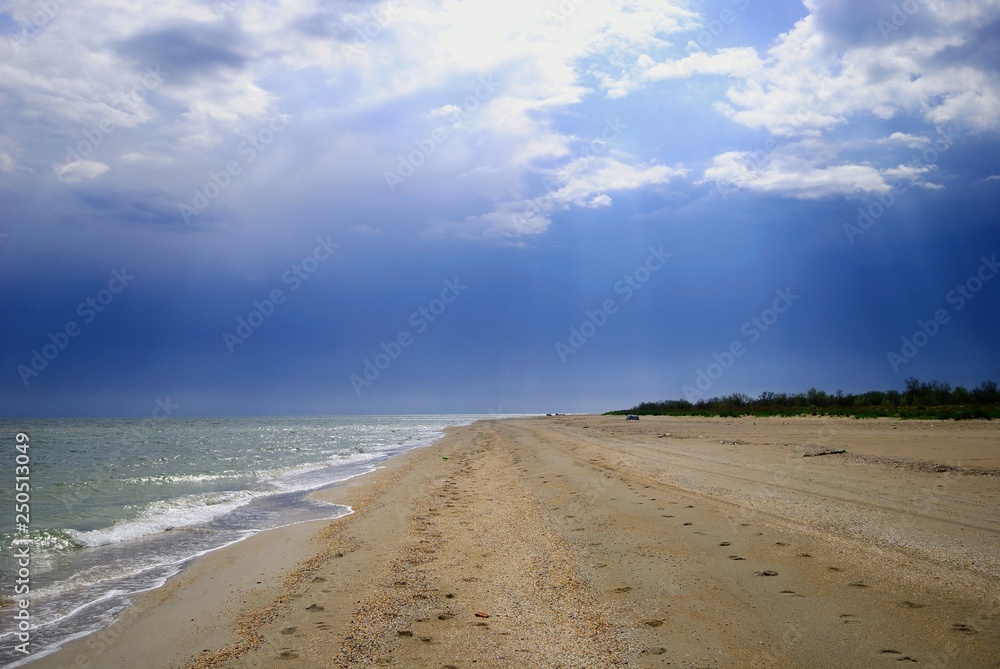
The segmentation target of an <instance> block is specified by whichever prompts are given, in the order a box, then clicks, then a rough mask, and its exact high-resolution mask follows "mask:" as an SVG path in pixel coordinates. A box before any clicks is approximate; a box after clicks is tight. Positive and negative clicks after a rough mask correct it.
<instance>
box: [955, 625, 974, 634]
mask: <svg viewBox="0 0 1000 669" xmlns="http://www.w3.org/2000/svg"><path fill="white" fill-rule="evenodd" d="M951 631H952V632H958V633H960V634H979V632H978V631H976V630H974V629H972V628H971V627H969V626H968V625H966V624H965V623H952V626H951Z"/></svg>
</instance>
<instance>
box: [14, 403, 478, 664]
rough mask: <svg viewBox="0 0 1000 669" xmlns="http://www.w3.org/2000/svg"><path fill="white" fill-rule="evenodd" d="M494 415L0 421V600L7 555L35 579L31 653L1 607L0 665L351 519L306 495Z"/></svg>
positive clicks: (44, 650)
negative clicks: (186, 574)
mask: <svg viewBox="0 0 1000 669" xmlns="http://www.w3.org/2000/svg"><path fill="white" fill-rule="evenodd" d="M496 417H497V416H496V415H490V416H472V415H449V416H386V417H370V416H367V417H316V418H302V417H288V418H191V419H174V418H171V419H62V420H20V421H15V420H0V435H2V442H3V444H4V448H3V452H2V453H0V476H2V477H3V479H4V482H3V483H2V484H0V491H2V493H0V504H2V507H0V508H3V509H4V512H3V513H0V569H2V574H3V580H2V582H0V596H2V597H4V598H5V599H6V600H13V599H15V587H16V586H15V584H16V580H17V574H18V569H19V567H18V556H17V553H16V552H17V551H19V550H22V549H23V547H24V546H25V545H27V546H28V547H29V550H30V571H31V576H30V578H31V582H30V586H31V597H30V601H31V606H30V609H29V611H30V615H31V618H30V625H31V630H30V635H31V638H30V645H29V646H28V649H29V650H30V651H31V652H30V655H28V656H25V655H24V654H23V653H20V652H17V651H16V646H17V645H18V644H19V643H20V641H19V640H18V638H17V636H16V632H17V631H18V629H17V628H18V620H17V619H15V611H16V610H17V609H16V607H11V606H9V605H8V606H6V607H4V608H2V609H0V666H4V667H14V666H19V665H20V664H23V663H25V662H26V661H30V660H31V659H35V658H37V657H40V656H41V655H44V654H46V653H49V652H52V651H53V650H55V649H56V648H58V647H59V646H60V645H62V644H64V643H66V641H68V640H70V639H73V638H77V637H79V636H82V635H85V634H87V633H90V632H93V631H96V630H98V629H101V628H102V627H105V626H107V625H109V624H110V623H111V622H113V621H114V619H115V616H116V615H117V614H118V613H120V612H121V611H122V610H123V609H124V608H125V607H127V606H128V604H129V603H130V602H131V599H132V597H133V596H134V595H135V594H137V593H139V592H143V591H145V590H149V589H152V588H156V587H159V586H160V585H162V584H163V583H164V582H165V581H166V580H167V579H168V578H170V577H171V576H173V575H175V574H177V573H178V572H179V571H181V570H182V569H183V568H184V566H185V564H187V563H189V562H190V561H191V560H192V559H194V558H195V557H198V556H200V555H203V554H205V553H207V552H209V551H212V550H215V549H218V548H220V547H222V546H226V545H228V544H231V543H233V542H236V541H240V540H242V539H245V538H246V537H248V536H250V535H252V534H255V533H257V532H260V531H262V530H266V529H271V528H275V527H280V526H284V525H289V524H292V523H298V522H304V521H307V520H321V519H334V518H339V517H341V516H343V515H345V514H347V513H350V509H349V508H347V507H345V506H341V505H336V504H326V503H321V502H315V501H312V500H310V499H308V493H309V492H310V491H312V490H316V489H318V488H322V487H326V486H329V485H331V484H333V483H336V482H338V481H344V480H347V479H349V478H353V477H355V476H359V475H362V474H366V473H368V472H371V471H374V470H375V469H376V468H377V467H379V465H380V464H381V463H383V462H384V461H385V460H386V459H387V458H389V457H392V456H393V455H397V454H399V453H401V452H404V451H406V450H409V449H412V448H417V447H420V446H423V445H426V444H429V443H431V442H432V441H433V440H435V439H436V438H438V437H440V436H441V435H442V434H443V430H444V429H445V428H446V427H450V426H455V425H464V424H468V423H472V422H474V421H475V420H477V419H479V418H496ZM19 432H23V433H25V434H27V435H28V436H29V437H30V441H29V447H28V449H27V456H28V457H29V458H30V463H29V465H28V466H29V467H30V471H29V474H28V477H29V478H30V493H29V494H30V523H29V524H28V530H27V532H26V533H25V532H24V528H18V527H17V525H16V523H17V522H18V521H19V520H23V518H22V519H16V518H15V515H16V514H15V504H16V502H17V501H18V500H16V499H15V475H16V473H20V474H23V473H24V471H23V470H21V471H20V472H16V470H15V468H16V467H17V465H18V462H17V461H16V458H17V456H18V455H19V453H18V451H17V450H16V440H15V435H17V434H18V433H19ZM21 455H22V456H23V454H21ZM21 462H24V457H22V458H21ZM21 499H22V500H23V499H24V497H23V495H22V498H21ZM22 510H23V509H22ZM26 539H29V540H30V543H29V542H25V540H26ZM18 540H19V541H20V542H21V543H20V544H15V542H16V541H18ZM18 598H19V597H18Z"/></svg>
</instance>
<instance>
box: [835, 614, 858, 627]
mask: <svg viewBox="0 0 1000 669" xmlns="http://www.w3.org/2000/svg"><path fill="white" fill-rule="evenodd" d="M840 619H841V620H843V621H844V624H845V625H858V624H860V623H861V621H860V620H858V619H857V618H855V617H854V616H853V615H852V614H850V613H841V614H840Z"/></svg>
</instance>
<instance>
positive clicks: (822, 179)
mask: <svg viewBox="0 0 1000 669" xmlns="http://www.w3.org/2000/svg"><path fill="white" fill-rule="evenodd" d="M704 178H705V180H706V181H713V182H715V183H716V184H718V185H719V186H720V188H739V189H743V190H750V191H755V192H759V193H770V194H775V195H782V196H786V197H794V198H799V199H807V200H808V199H817V198H823V197H830V196H836V195H851V194H854V193H858V192H867V193H884V192H886V191H888V190H889V188H890V185H889V184H888V183H887V182H886V180H885V178H884V175H883V174H881V173H880V172H879V171H878V170H877V169H875V168H874V167H872V166H870V165H852V164H839V165H819V164H816V163H814V162H810V161H809V160H806V159H805V158H803V157H801V156H798V155H795V154H794V153H791V152H787V153H781V152H775V154H772V155H771V156H770V157H769V158H768V159H767V160H765V161H763V162H759V161H758V160H757V159H756V158H755V156H754V155H753V154H751V153H749V152H746V151H730V152H727V153H723V154H721V155H718V156H716V157H715V159H714V160H713V163H712V166H711V167H709V168H708V169H706V170H705V175H704Z"/></svg>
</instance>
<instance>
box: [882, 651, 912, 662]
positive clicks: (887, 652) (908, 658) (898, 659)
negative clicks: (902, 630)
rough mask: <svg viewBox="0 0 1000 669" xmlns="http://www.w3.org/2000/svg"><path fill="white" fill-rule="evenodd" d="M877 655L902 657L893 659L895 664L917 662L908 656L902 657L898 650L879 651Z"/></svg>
mask: <svg viewBox="0 0 1000 669" xmlns="http://www.w3.org/2000/svg"><path fill="white" fill-rule="evenodd" d="M879 655H901V656H902V657H896V658H893V659H895V660H896V662H918V660H917V658H915V657H910V656H909V655H903V654H902V653H900V652H899V651H898V650H892V649H888V650H880V651H879Z"/></svg>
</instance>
